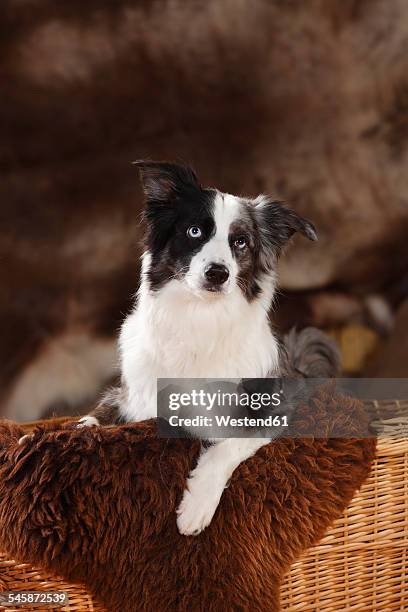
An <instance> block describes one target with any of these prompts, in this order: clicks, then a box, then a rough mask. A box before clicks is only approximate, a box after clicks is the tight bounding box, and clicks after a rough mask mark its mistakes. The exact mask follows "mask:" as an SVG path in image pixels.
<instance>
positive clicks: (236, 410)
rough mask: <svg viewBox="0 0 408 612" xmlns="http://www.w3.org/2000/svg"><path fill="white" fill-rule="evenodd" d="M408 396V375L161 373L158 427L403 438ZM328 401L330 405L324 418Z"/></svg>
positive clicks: (203, 434)
mask: <svg viewBox="0 0 408 612" xmlns="http://www.w3.org/2000/svg"><path fill="white" fill-rule="evenodd" d="M407 397H408V379H370V378H365V379H362V378H360V379H354V378H339V379H330V380H329V379H321V378H313V379H312V378H310V379H304V378H302V377H296V378H285V377H282V378H265V379H259V378H257V379H232V378H229V379H211V378H202V379H199V378H189V379H187V378H185V379H180V378H178V379H175V378H159V379H158V380H157V416H158V417H159V418H158V434H159V435H160V436H163V437H166V438H169V437H170V438H185V437H196V438H201V439H205V440H211V439H213V438H237V437H238V438H241V437H242V438H245V437H248V436H252V437H259V438H265V437H271V438H275V437H277V436H280V437H290V438H296V437H309V436H310V437H313V438H327V436H328V435H329V433H330V437H331V438H349V437H362V438H366V437H372V436H373V435H376V434H378V435H381V436H383V437H384V436H385V437H386V436H391V437H399V436H401V435H402V433H401V432H406V428H402V427H401V426H400V425H399V424H400V423H401V422H404V423H405V421H406V417H407V411H408V404H407V400H406V398H407ZM345 398H346V399H347V401H346V402H345V401H344V399H345ZM357 399H358V400H360V402H357V403H356V402H355V400H357ZM380 400H385V401H380ZM397 400H398V401H397ZM322 402H323V403H322ZM323 404H324V406H326V405H327V406H328V407H329V408H330V411H329V412H330V414H327V415H326V417H325V418H321V414H320V413H321V412H322V406H323ZM324 406H323V407H324ZM323 412H324V411H323ZM319 415H320V416H319ZM404 435H406V434H405V433H404Z"/></svg>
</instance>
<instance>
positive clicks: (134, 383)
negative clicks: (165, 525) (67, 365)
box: [119, 194, 278, 535]
mask: <svg viewBox="0 0 408 612" xmlns="http://www.w3.org/2000/svg"><path fill="white" fill-rule="evenodd" d="M239 212H240V202H239V200H238V199H237V198H235V197H234V196H231V195H228V194H218V195H217V197H216V201H215V211H214V217H215V224H216V232H215V235H214V236H213V237H212V238H211V240H209V241H208V243H206V244H205V245H204V247H203V248H202V249H201V251H200V252H199V253H198V254H197V255H195V256H194V257H193V258H192V260H191V262H190V267H189V270H188V272H187V274H186V276H185V278H184V279H172V280H170V281H169V282H168V283H166V284H165V286H164V287H163V288H162V289H160V290H159V291H156V292H152V291H150V289H149V285H148V281H147V272H148V270H149V267H150V265H151V257H150V254H149V253H145V254H144V255H143V258H142V274H141V285H140V290H139V294H138V303H137V306H136V307H135V309H134V311H133V312H132V313H131V314H130V315H129V316H128V317H127V319H126V320H125V322H124V324H123V326H122V330H121V334H120V341H119V347H120V358H121V367H122V379H123V383H124V387H125V389H126V390H127V399H126V400H125V402H124V403H123V404H121V406H120V408H119V410H120V412H121V416H122V417H123V418H124V419H125V420H127V421H141V420H144V419H148V418H152V417H155V416H157V409H156V394H157V388H156V387H157V378H172V377H174V378H262V377H266V376H267V375H268V374H270V373H271V372H273V371H277V369H278V346H277V342H276V340H275V338H274V336H273V333H272V331H271V329H270V325H269V320H268V310H269V307H270V304H271V301H272V298H273V294H274V289H275V278H274V276H273V275H268V276H265V277H264V278H263V280H262V281H261V283H260V285H261V289H262V294H261V296H260V297H258V298H257V299H255V300H253V301H252V302H250V303H249V302H248V301H247V300H246V299H245V297H244V295H243V294H242V292H241V290H240V288H239V287H238V285H237V282H236V277H237V273H238V267H237V264H236V262H235V260H234V258H233V257H232V253H231V249H230V245H229V242H228V235H229V228H230V225H231V223H232V222H233V221H234V220H235V219H236V218H238V217H239ZM209 263H222V264H223V265H225V266H226V267H227V268H228V270H229V273H230V276H229V279H228V281H227V283H226V284H225V289H224V290H223V291H222V292H220V293H210V292H208V291H205V290H204V289H202V282H203V275H204V270H205V268H206V266H207V265H208V264H209ZM268 442H269V439H229V440H223V441H221V442H218V443H217V444H215V445H214V446H212V447H210V448H209V449H207V450H206V451H204V452H203V453H202V454H201V456H200V458H199V461H198V464H197V467H196V468H195V469H194V470H193V471H192V472H191V474H190V478H189V480H188V483H187V489H186V490H185V492H184V496H183V500H182V502H181V504H180V507H179V508H178V511H177V514H178V518H177V524H178V528H179V530H180V533H183V534H186V535H188V534H196V533H199V532H200V531H201V530H202V529H204V528H205V527H206V526H207V525H208V524H209V523H210V521H211V519H212V517H213V515H214V512H215V510H216V508H217V506H218V503H219V500H220V498H221V495H222V492H223V490H224V488H225V486H226V484H227V482H228V480H229V478H230V477H231V474H232V473H233V471H234V470H235V468H236V467H237V466H238V465H239V464H240V463H241V462H242V461H244V460H245V459H247V458H248V457H250V456H251V455H252V454H254V453H255V452H256V451H257V450H258V448H260V447H261V446H263V445H264V444H267V443H268Z"/></svg>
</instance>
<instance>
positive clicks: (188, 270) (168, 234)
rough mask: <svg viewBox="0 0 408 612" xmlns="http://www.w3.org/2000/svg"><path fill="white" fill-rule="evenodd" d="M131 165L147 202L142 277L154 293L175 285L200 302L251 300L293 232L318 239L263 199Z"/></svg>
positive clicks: (184, 171)
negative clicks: (236, 296)
mask: <svg viewBox="0 0 408 612" xmlns="http://www.w3.org/2000/svg"><path fill="white" fill-rule="evenodd" d="M135 163H136V165H137V166H138V167H139V169H140V172H141V178H142V184H143V189H144V193H145V197H146V206H145V213H144V215H145V221H146V225H147V228H146V250H147V251H148V252H149V254H150V264H149V268H148V270H146V276H147V279H148V282H149V285H150V289H151V290H153V291H154V290H158V289H160V288H161V287H163V286H164V285H165V284H167V283H169V282H171V281H174V282H176V283H180V284H181V285H182V286H183V288H184V289H185V290H186V291H189V292H190V293H192V294H195V295H197V296H198V297H200V298H201V299H205V298H213V297H220V296H223V295H228V294H231V293H233V292H236V291H241V292H242V294H243V295H244V296H245V298H246V299H247V300H248V301H251V300H253V299H255V298H256V297H257V296H258V295H259V294H260V293H261V292H262V286H263V283H264V282H265V280H266V279H267V278H268V277H270V276H271V275H273V271H274V268H275V264H276V260H277V258H278V256H279V254H280V253H281V251H282V248H283V247H284V246H285V244H286V243H287V242H288V240H289V239H290V237H291V236H292V235H293V234H294V233H295V232H300V233H302V234H303V235H304V236H306V237H307V238H309V239H310V240H317V235H316V230H315V228H314V226H313V225H312V223H310V222H309V221H307V220H306V219H303V218H302V217H300V216H299V215H298V214H296V213H295V212H294V211H293V210H290V209H289V208H287V207H286V206H283V205H282V204H281V203H279V202H276V201H274V200H272V199H271V198H269V197H267V196H259V197H257V198H256V199H254V200H251V199H248V198H241V197H236V196H233V195H230V194H227V193H222V192H220V191H218V190H216V189H206V188H203V187H201V185H200V183H199V182H198V180H197V177H196V175H195V174H194V172H193V170H191V169H190V168H188V167H185V166H181V165H177V164H172V163H165V162H150V161H147V162H145V161H140V162H135Z"/></svg>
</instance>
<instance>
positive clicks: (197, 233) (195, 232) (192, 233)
mask: <svg viewBox="0 0 408 612" xmlns="http://www.w3.org/2000/svg"><path fill="white" fill-rule="evenodd" d="M187 236H189V237H190V238H201V236H202V231H201V229H200V228H199V227H198V226H197V225H193V226H191V227H189V228H188V230H187Z"/></svg>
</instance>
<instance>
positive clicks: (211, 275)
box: [204, 263, 229, 285]
mask: <svg viewBox="0 0 408 612" xmlns="http://www.w3.org/2000/svg"><path fill="white" fill-rule="evenodd" d="M204 275H205V278H206V279H207V280H208V281H209V282H210V283H211V284H212V285H222V284H223V283H225V281H226V280H228V277H229V272H228V268H226V267H225V266H223V265H222V264H216V263H212V264H210V265H209V266H207V267H206V269H205V272H204Z"/></svg>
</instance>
